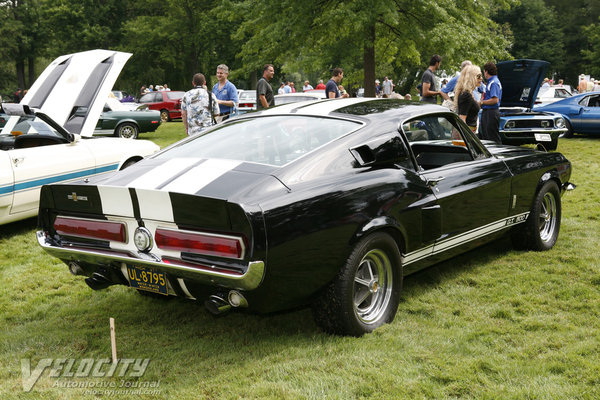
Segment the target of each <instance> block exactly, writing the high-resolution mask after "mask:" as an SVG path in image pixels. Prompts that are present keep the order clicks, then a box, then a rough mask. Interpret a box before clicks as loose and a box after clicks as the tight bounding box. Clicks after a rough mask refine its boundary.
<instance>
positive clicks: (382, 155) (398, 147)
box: [350, 132, 408, 167]
mask: <svg viewBox="0 0 600 400" xmlns="http://www.w3.org/2000/svg"><path fill="white" fill-rule="evenodd" d="M350 153H352V156H353V157H354V159H355V160H356V161H357V162H358V165H359V166H361V167H366V166H392V165H394V164H398V163H400V162H402V161H405V160H406V159H408V152H407V150H406V148H405V147H404V143H402V139H400V136H399V135H398V133H395V132H394V133H391V134H387V135H382V136H379V137H377V138H375V139H373V140H371V141H370V142H367V143H365V144H362V145H360V146H357V147H354V148H352V149H350Z"/></svg>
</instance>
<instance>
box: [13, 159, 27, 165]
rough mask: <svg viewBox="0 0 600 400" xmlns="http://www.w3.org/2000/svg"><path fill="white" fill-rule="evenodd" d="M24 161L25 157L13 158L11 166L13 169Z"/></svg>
mask: <svg viewBox="0 0 600 400" xmlns="http://www.w3.org/2000/svg"><path fill="white" fill-rule="evenodd" d="M23 160H25V157H15V158H13V164H14V166H15V167H18V166H19V164H21V163H22V162H23Z"/></svg>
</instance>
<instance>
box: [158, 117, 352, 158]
mask: <svg viewBox="0 0 600 400" xmlns="http://www.w3.org/2000/svg"><path fill="white" fill-rule="evenodd" d="M360 126H361V124H360V123H358V122H355V121H348V120H342V119H334V118H322V117H308V116H301V115H286V116H271V117H257V118H251V119H241V120H239V121H236V122H233V121H232V122H231V123H227V124H224V125H222V126H221V127H218V128H216V129H213V130H210V131H208V132H207V133H206V134H204V135H201V136H198V137H196V138H194V139H192V140H190V141H186V142H182V143H181V144H180V145H177V146H175V147H173V148H171V149H169V150H167V151H165V152H163V153H161V154H159V155H158V156H157V157H158V158H180V157H184V158H185V157H193V158H222V159H228V160H238V161H248V162H254V163H260V164H269V165H276V166H281V165H285V164H287V163H289V162H291V161H293V160H295V159H297V158H299V157H302V156H303V155H305V154H307V153H309V152H311V151H313V150H315V149H316V148H318V147H320V146H323V145H324V144H326V143H328V142H331V141H333V140H335V139H337V138H339V137H341V136H343V135H345V134H347V133H349V132H351V131H353V130H355V129H357V128H359V127H360Z"/></svg>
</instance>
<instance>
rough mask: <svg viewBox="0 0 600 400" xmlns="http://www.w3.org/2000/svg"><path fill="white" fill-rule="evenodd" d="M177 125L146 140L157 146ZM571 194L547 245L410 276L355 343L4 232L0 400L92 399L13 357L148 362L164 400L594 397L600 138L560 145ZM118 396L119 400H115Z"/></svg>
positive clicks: (599, 392) (285, 316) (27, 231)
mask: <svg viewBox="0 0 600 400" xmlns="http://www.w3.org/2000/svg"><path fill="white" fill-rule="evenodd" d="M184 136H185V134H183V125H182V124H181V123H167V124H163V125H162V126H161V127H160V128H159V130H158V131H157V132H156V133H155V134H142V135H141V138H146V139H148V138H149V139H152V140H155V141H156V142H157V143H159V144H160V145H161V146H165V145H167V144H168V143H170V142H172V141H173V140H174V138H181V137H184ZM559 151H561V152H563V153H564V154H565V155H566V156H567V157H568V158H569V159H570V160H571V161H572V163H573V166H574V173H573V176H572V179H571V181H572V182H574V183H575V184H577V185H578V188H577V190H575V191H574V192H571V193H569V194H567V195H565V196H564V197H563V219H562V226H561V232H560V237H559V240H558V243H557V245H556V246H555V247H554V249H552V250H551V251H549V252H543V253H536V252H521V251H515V250H513V249H512V248H511V246H510V241H508V240H500V241H498V242H496V243H493V244H491V245H488V246H485V247H482V248H480V249H478V250H475V251H472V252H470V253H468V254H464V255H462V256H460V257H458V258H455V259H453V260H450V261H448V262H445V263H442V264H438V265H437V266H434V267H432V268H429V269H427V270H425V271H423V272H421V273H419V274H416V275H413V276H410V277H408V278H407V279H405V284H404V292H403V295H402V301H401V303H400V306H399V310H398V314H397V315H396V319H395V321H394V322H393V323H392V324H390V325H386V326H384V327H382V328H380V329H378V330H377V331H375V332H374V333H373V334H370V335H366V336H364V337H362V338H347V337H336V336H330V335H326V334H324V333H322V332H321V331H320V330H319V329H318V328H317V327H316V326H315V324H314V322H313V320H312V316H311V313H310V311H309V310H307V309H300V310H295V311H292V312H286V313H279V314H274V315H253V314H249V313H230V314H228V315H226V316H223V317H219V318H215V317H213V316H211V315H210V314H209V313H208V312H207V311H206V310H205V308H204V306H203V305H202V304H201V303H196V302H193V301H187V300H182V299H177V298H174V299H170V300H161V299H154V298H148V297H144V296H140V295H139V294H138V293H137V292H136V291H134V290H131V289H128V288H126V287H122V286H113V287H111V288H109V289H107V290H103V291H97V292H94V291H92V290H90V289H89V288H88V287H87V285H86V284H85V283H84V281H83V279H82V278H81V277H75V276H72V275H71V274H70V273H69V272H68V270H67V267H66V266H65V265H64V264H63V263H62V262H60V261H58V260H57V259H54V258H52V257H50V256H49V255H47V254H45V253H44V252H43V251H42V250H41V248H40V247H39V246H38V245H37V243H36V240H35V237H34V232H35V220H26V221H22V222H18V223H13V224H9V225H5V226H2V227H0V279H1V282H2V283H1V284H0V310H1V312H0V360H2V361H1V362H0V399H11V398H17V399H31V398H34V399H37V398H41V399H79V398H89V399H92V398H97V397H99V396H96V395H94V394H86V392H85V390H86V389H81V388H60V387H56V386H57V385H60V384H61V383H63V384H64V383H65V382H69V381H71V382H72V381H74V382H76V383H77V382H89V381H92V382H96V384H97V383H100V384H105V385H106V384H110V383H112V384H114V385H116V386H117V388H118V386H119V385H120V383H121V381H122V380H123V379H124V378H120V377H118V376H113V377H101V378H77V377H74V378H68V377H64V376H61V377H58V378H56V377H52V376H50V375H51V371H49V370H46V371H45V372H44V373H43V374H42V376H41V378H40V380H39V381H38V382H37V384H36V385H35V386H34V387H33V389H32V391H31V392H29V393H25V392H24V391H23V388H22V372H21V360H22V359H30V360H31V364H32V369H33V368H34V367H35V366H36V364H37V363H38V361H40V360H41V359H45V358H52V359H58V358H64V359H72V358H74V359H76V362H77V363H79V362H81V360H82V359H86V358H88V359H94V360H98V359H104V358H110V354H111V353H110V351H111V350H110V349H111V348H110V339H109V318H110V317H113V318H115V320H116V333H117V350H118V356H119V358H149V359H151V362H150V364H149V366H148V369H147V371H146V373H145V375H144V376H143V377H140V378H127V379H128V381H129V384H131V383H132V381H133V382H134V383H135V382H158V383H157V384H158V387H157V388H154V389H148V390H149V391H150V390H155V391H154V392H144V393H142V394H136V395H132V394H124V393H119V394H115V397H116V398H142V399H144V398H147V399H153V398H159V399H178V400H179V399H240V398H243V399H247V398H249V399H263V398H267V399H323V398H332V399H344V400H345V399H355V398H374V399H429V398H460V399H553V400H554V399H597V398H600V341H599V338H600V262H599V261H598V258H599V255H600V254H599V252H598V243H599V239H598V238H599V237H600V225H599V219H600V211H599V207H598V204H599V202H600V191H599V190H598V188H599V187H600V178H599V176H600V175H599V174H598V171H599V170H600V166H599V165H598V154H600V138H574V139H570V140H566V139H561V141H560V144H559ZM119 396H120V397H119Z"/></svg>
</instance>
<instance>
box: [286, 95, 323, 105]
mask: <svg viewBox="0 0 600 400" xmlns="http://www.w3.org/2000/svg"><path fill="white" fill-rule="evenodd" d="M308 100H319V97H315V96H280V97H279V96H275V105H276V106H278V105H281V104H288V103H296V102H299V101H308Z"/></svg>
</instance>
